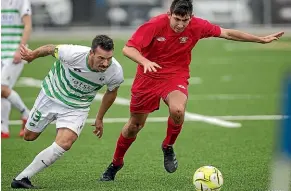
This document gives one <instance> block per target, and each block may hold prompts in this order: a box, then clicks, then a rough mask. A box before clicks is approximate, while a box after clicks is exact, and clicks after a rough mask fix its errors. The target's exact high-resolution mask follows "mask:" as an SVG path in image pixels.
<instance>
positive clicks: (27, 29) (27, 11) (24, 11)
mask: <svg viewBox="0 0 291 191" xmlns="http://www.w3.org/2000/svg"><path fill="white" fill-rule="evenodd" d="M19 12H20V15H21V21H22V23H23V26H24V28H23V31H22V37H21V40H20V44H19V46H20V45H22V44H27V42H28V39H29V37H30V34H31V31H32V21H31V20H32V19H31V5H30V3H29V2H28V1H27V0H24V1H22V5H21V7H20V9H19ZM20 62H21V55H20V47H19V48H18V49H17V50H16V52H15V54H14V59H13V63H20Z"/></svg>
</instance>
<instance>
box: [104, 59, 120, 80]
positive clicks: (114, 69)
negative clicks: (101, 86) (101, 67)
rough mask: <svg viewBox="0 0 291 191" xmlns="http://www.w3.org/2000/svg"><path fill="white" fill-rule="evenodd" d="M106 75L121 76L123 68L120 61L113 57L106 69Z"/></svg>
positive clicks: (110, 76) (111, 76)
mask: <svg viewBox="0 0 291 191" xmlns="http://www.w3.org/2000/svg"><path fill="white" fill-rule="evenodd" d="M106 76H107V77H108V78H119V77H123V69H122V67H121V65H120V63H119V62H118V61H117V60H116V59H115V58H114V57H113V58H112V62H111V65H110V67H109V68H108V69H107V70H106Z"/></svg>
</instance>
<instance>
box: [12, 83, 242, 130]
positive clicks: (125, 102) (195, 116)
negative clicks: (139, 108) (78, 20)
mask: <svg viewBox="0 0 291 191" xmlns="http://www.w3.org/2000/svg"><path fill="white" fill-rule="evenodd" d="M41 82H42V81H41V80H37V79H34V78H27V77H22V78H20V80H19V81H18V83H17V84H18V85H19V86H28V87H38V88H39V87H40V85H41ZM102 97H103V94H100V93H98V94H97V95H96V97H95V98H94V100H102ZM114 103H115V104H119V105H126V106H128V105H129V103H130V100H128V99H125V98H120V97H117V98H116V100H115V102H114ZM118 119H122V120H121V121H118ZM118 119H115V121H114V122H127V119H126V120H124V118H118ZM155 119H156V118H155ZM111 120H113V119H111ZM149 120H150V119H149ZM149 120H148V121H149ZM158 120H159V121H161V119H158ZM185 120H186V121H187V120H192V121H193V120H194V121H201V122H205V123H208V124H212V125H217V126H221V127H226V128H238V127H241V123H234V122H229V121H225V120H222V119H217V118H214V117H208V116H204V115H200V114H196V113H189V112H186V113H185ZM162 121H164V118H162Z"/></svg>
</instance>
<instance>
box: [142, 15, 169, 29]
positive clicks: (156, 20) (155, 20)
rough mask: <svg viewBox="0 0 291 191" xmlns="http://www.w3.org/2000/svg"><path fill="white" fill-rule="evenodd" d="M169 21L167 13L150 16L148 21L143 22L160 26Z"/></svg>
mask: <svg viewBox="0 0 291 191" xmlns="http://www.w3.org/2000/svg"><path fill="white" fill-rule="evenodd" d="M168 23H169V18H168V15H167V14H161V15H157V16H155V17H152V18H151V19H150V20H149V21H148V22H146V23H145V24H150V25H154V26H155V27H158V28H162V27H164V26H165V25H167V24H168Z"/></svg>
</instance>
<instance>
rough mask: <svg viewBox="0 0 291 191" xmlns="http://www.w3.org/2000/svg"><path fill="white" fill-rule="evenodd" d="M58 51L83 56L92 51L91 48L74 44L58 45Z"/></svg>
mask: <svg viewBox="0 0 291 191" xmlns="http://www.w3.org/2000/svg"><path fill="white" fill-rule="evenodd" d="M56 48H57V49H62V51H64V52H67V53H70V54H82V53H84V52H85V53H87V52H88V51H90V47H88V46H82V45H74V44H60V45H57V47H56Z"/></svg>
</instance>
